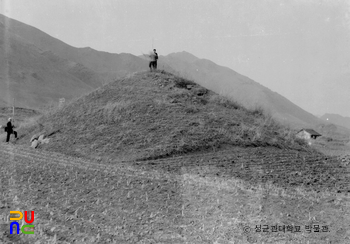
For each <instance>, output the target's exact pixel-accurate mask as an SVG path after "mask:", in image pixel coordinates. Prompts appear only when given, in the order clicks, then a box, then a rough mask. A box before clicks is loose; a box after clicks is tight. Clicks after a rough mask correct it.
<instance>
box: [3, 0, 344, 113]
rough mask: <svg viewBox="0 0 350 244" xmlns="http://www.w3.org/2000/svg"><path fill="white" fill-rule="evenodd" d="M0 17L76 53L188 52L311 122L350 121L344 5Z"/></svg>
mask: <svg viewBox="0 0 350 244" xmlns="http://www.w3.org/2000/svg"><path fill="white" fill-rule="evenodd" d="M0 13H2V14H4V15H6V16H8V17H10V18H13V19H16V20H19V21H21V22H24V23H26V24H28V25H31V26H34V27H36V28H38V29H40V30H42V31H44V32H46V33H47V34H49V35H51V36H53V37H56V38H58V39H60V40H62V41H64V42H66V43H67V44H70V45H72V46H75V47H87V46H89V47H91V48H94V49H96V50H100V51H107V52H111V53H131V54H134V55H140V54H141V53H142V52H144V53H145V52H148V51H149V50H151V48H152V47H154V48H156V49H157V52H158V54H159V55H167V54H169V53H172V52H181V51H187V52H189V53H192V54H194V55H195V56H197V57H199V58H206V59H209V60H212V61H213V62H215V63H217V64H219V65H222V66H226V67H229V68H231V69H233V70H235V71H237V72H239V73H241V74H243V75H245V76H248V77H249V78H251V79H253V80H255V81H256V82H259V83H260V84H262V85H264V86H266V87H268V88H270V89H271V90H273V91H276V92H278V93H279V94H281V95H283V96H285V97H286V98H288V99H289V100H291V101H292V102H293V103H295V104H297V105H298V106H300V107H301V108H303V109H305V110H307V111H308V112H311V113H313V114H315V115H322V114H324V113H337V114H340V115H343V116H350V108H349V107H348V106H349V105H350V96H347V94H350V85H349V84H350V1H348V0H339V1H338V0H31V1H28V0H0ZM159 61H161V60H159ZM339 86H340V87H339ZM339 88H342V89H339ZM346 89H349V91H348V90H346ZM339 90H341V92H343V93H341V94H340V95H339V97H342V99H339V100H337V97H338V95H337V94H339ZM343 97H348V100H346V98H343Z"/></svg>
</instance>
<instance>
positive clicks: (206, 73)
mask: <svg viewBox="0 0 350 244" xmlns="http://www.w3.org/2000/svg"><path fill="white" fill-rule="evenodd" d="M161 60H162V61H163V62H166V63H167V64H168V65H169V66H171V67H172V68H173V69H174V70H176V71H177V72H179V74H182V75H184V76H185V77H187V78H189V79H193V80H194V81H195V82H197V83H198V84H200V85H202V86H204V87H206V88H208V89H211V90H213V91H215V92H217V93H219V94H223V95H226V96H228V97H231V98H232V99H234V100H235V101H237V102H239V103H242V104H243V105H244V106H246V107H248V108H255V107H262V108H263V109H265V110H266V111H267V112H269V113H270V114H271V115H273V116H274V117H275V118H277V119H278V120H280V121H282V122H285V123H288V124H290V125H292V126H295V127H305V126H315V125H317V124H320V123H321V122H322V121H321V120H320V119H319V118H317V117H315V116H314V115H312V114H310V113H308V112H307V111H305V110H303V109H302V108H300V107H298V106H297V105H295V104H293V103H292V102H290V101H289V100H288V99H286V98H285V97H283V96H281V95H280V94H278V93H276V92H273V91H271V90H270V89H268V88H266V87H264V86H262V85H260V84H259V83H257V82H255V81H253V80H251V79H249V78H248V77H246V76H243V75H241V74H239V73H237V72H235V71H233V70H231V69H229V68H227V67H223V66H220V65H217V64H215V63H213V62H212V61H210V60H206V59H199V58H197V57H195V56H194V55H192V54H189V53H187V52H179V53H172V54H169V55H167V56H162V57H161Z"/></svg>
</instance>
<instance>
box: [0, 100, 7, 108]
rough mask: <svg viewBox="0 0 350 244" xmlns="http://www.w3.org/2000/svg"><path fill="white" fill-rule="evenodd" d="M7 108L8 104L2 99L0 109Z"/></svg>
mask: <svg viewBox="0 0 350 244" xmlns="http://www.w3.org/2000/svg"><path fill="white" fill-rule="evenodd" d="M6 106H7V103H6V102H5V101H4V100H2V99H0V107H6Z"/></svg>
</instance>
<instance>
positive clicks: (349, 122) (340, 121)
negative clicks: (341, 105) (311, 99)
mask: <svg viewBox="0 0 350 244" xmlns="http://www.w3.org/2000/svg"><path fill="white" fill-rule="evenodd" d="M320 118H321V119H323V120H324V121H327V122H328V123H333V124H337V125H341V126H343V127H345V128H348V129H350V117H343V116H341V115H339V114H324V115H322V116H321V117H320Z"/></svg>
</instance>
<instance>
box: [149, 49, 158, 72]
mask: <svg viewBox="0 0 350 244" xmlns="http://www.w3.org/2000/svg"><path fill="white" fill-rule="evenodd" d="M149 57H150V59H151V60H150V62H149V68H150V70H151V71H152V68H153V70H156V69H157V60H158V53H157V52H156V49H153V53H152V52H151V53H150V55H149Z"/></svg>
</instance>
